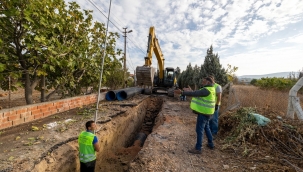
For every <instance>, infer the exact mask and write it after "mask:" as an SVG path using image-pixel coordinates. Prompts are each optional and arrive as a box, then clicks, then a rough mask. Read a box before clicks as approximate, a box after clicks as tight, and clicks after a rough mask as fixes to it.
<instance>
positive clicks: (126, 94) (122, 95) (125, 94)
mask: <svg viewBox="0 0 303 172" xmlns="http://www.w3.org/2000/svg"><path fill="white" fill-rule="evenodd" d="M143 91H144V89H143V88H138V87H131V88H129V89H124V90H122V91H119V92H118V93H117V94H116V97H117V99H118V100H119V101H122V100H126V99H128V98H130V97H132V96H134V95H136V94H142V93H143Z"/></svg>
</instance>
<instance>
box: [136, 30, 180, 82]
mask: <svg viewBox="0 0 303 172" xmlns="http://www.w3.org/2000/svg"><path fill="white" fill-rule="evenodd" d="M153 54H155V56H156V58H157V61H158V67H159V68H158V71H157V74H156V76H154V75H155V72H156V70H155V68H153V67H151V65H152V57H153ZM144 59H145V63H144V65H143V66H137V68H136V78H137V84H138V85H140V86H142V85H144V86H151V87H152V88H153V87H154V86H157V87H172V86H173V85H174V83H175V82H176V81H175V80H174V79H175V78H173V77H174V69H173V68H166V69H165V68H164V60H165V59H164V56H163V53H162V51H161V48H160V44H159V41H158V39H157V37H156V34H155V28H154V27H153V26H152V27H150V28H149V35H148V44H147V53H146V57H145V58H144ZM154 78H156V79H155V80H154Z"/></svg>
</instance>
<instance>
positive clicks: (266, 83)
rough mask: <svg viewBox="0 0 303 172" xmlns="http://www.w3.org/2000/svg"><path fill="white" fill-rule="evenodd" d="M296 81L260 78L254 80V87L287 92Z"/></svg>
mask: <svg viewBox="0 0 303 172" xmlns="http://www.w3.org/2000/svg"><path fill="white" fill-rule="evenodd" d="M296 82H297V80H294V79H289V78H276V77H274V78H261V79H258V80H256V82H255V84H254V85H256V86H258V87H260V88H263V89H276V90H281V91H284V90H287V91H288V90H289V89H291V88H292V87H293V86H294V85H295V84H296Z"/></svg>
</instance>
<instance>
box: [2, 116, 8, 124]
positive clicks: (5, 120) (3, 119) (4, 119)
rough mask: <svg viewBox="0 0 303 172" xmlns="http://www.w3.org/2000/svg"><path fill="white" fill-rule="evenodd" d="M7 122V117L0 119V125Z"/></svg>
mask: <svg viewBox="0 0 303 172" xmlns="http://www.w3.org/2000/svg"><path fill="white" fill-rule="evenodd" d="M7 121H8V117H4V118H1V119H0V124H1V123H3V122H7Z"/></svg>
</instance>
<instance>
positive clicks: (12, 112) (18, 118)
mask: <svg viewBox="0 0 303 172" xmlns="http://www.w3.org/2000/svg"><path fill="white" fill-rule="evenodd" d="M105 94H106V93H102V94H101V95H100V100H103V99H104V97H105ZM95 102H97V94H90V95H85V96H79V97H73V98H68V99H62V100H55V101H51V102H45V103H37V104H33V105H27V106H20V107H15V108H10V109H3V110H0V130H1V129H5V128H8V127H12V126H16V125H19V124H22V123H25V122H29V121H33V120H36V119H40V118H45V117H48V116H50V115H53V114H56V113H59V112H64V111H67V110H70V109H74V108H76V107H80V106H83V105H88V104H92V103H95Z"/></svg>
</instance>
